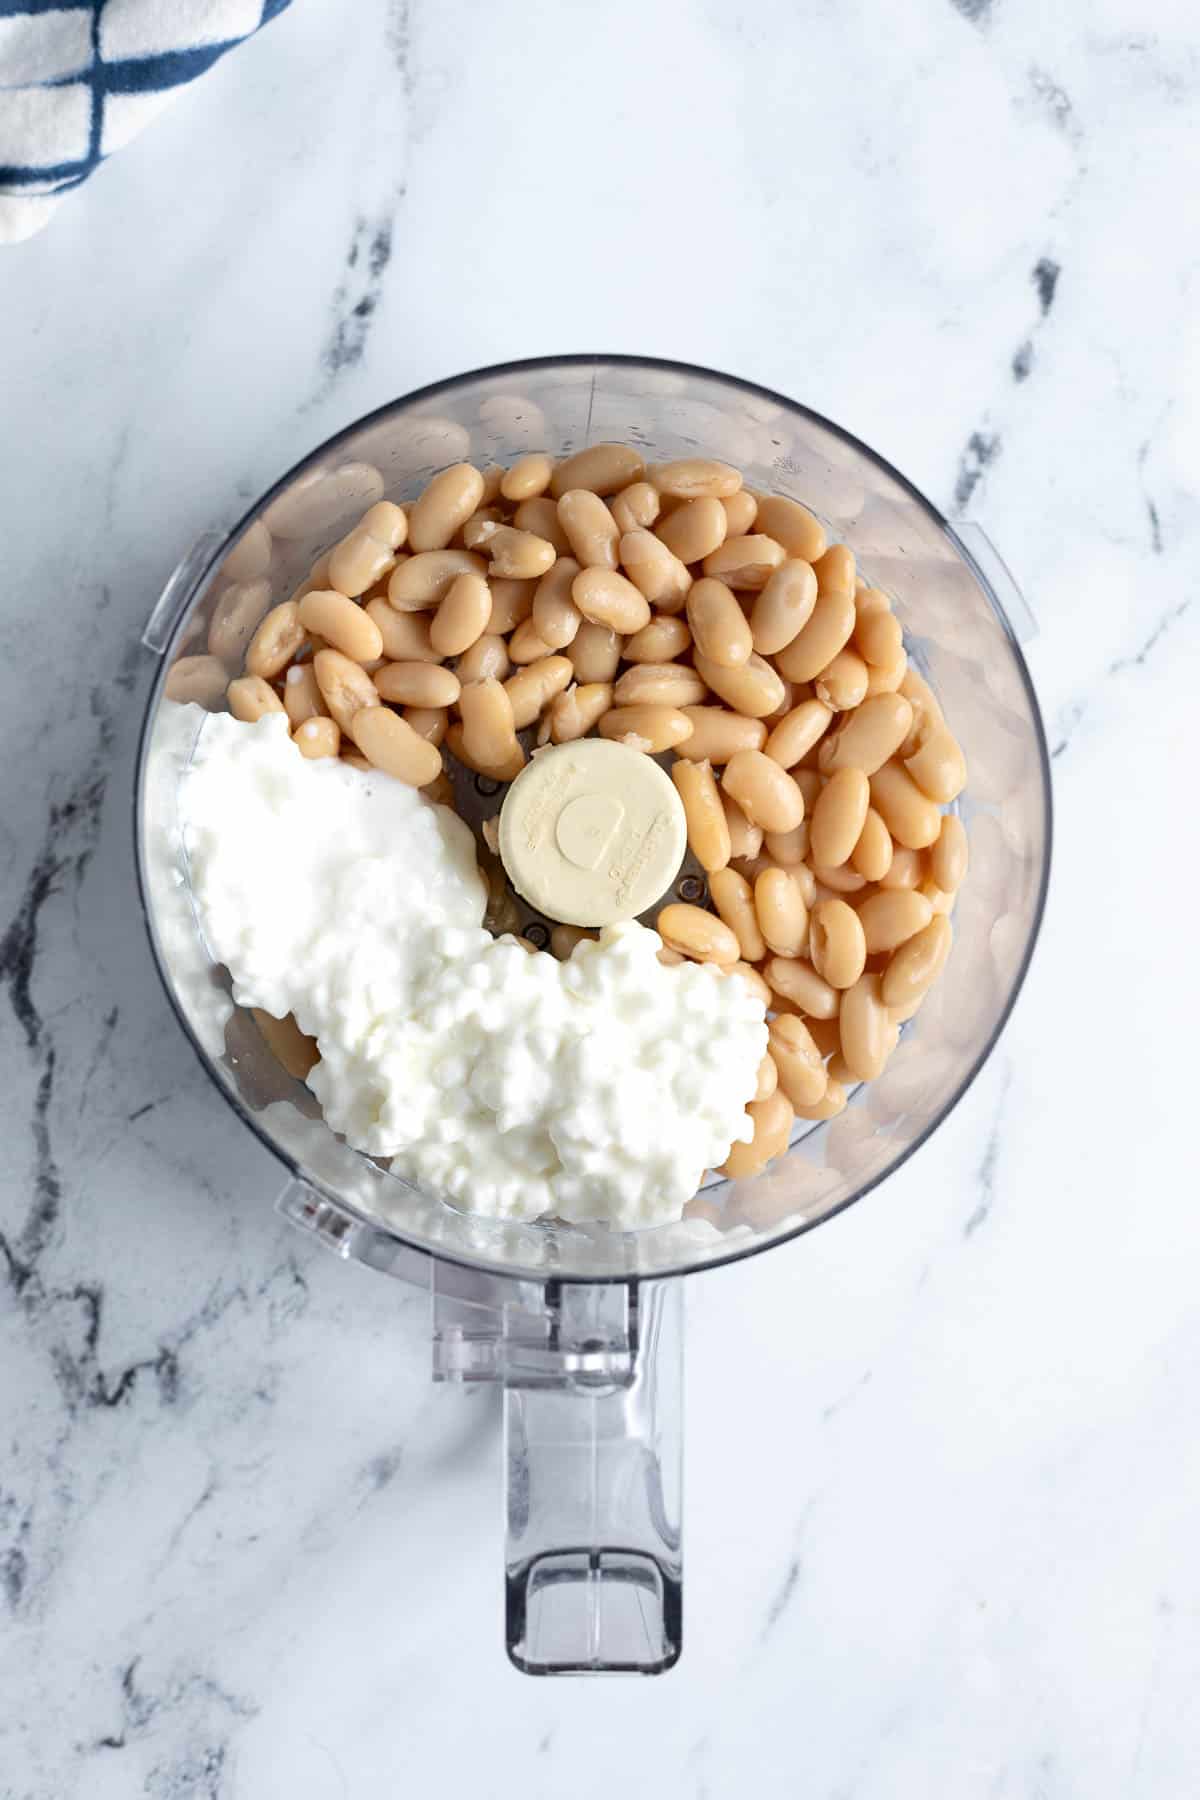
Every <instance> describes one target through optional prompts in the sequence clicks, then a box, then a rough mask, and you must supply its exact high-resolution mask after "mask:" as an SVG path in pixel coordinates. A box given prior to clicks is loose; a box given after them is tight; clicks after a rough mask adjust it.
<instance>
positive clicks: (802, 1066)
mask: <svg viewBox="0 0 1200 1800" xmlns="http://www.w3.org/2000/svg"><path fill="white" fill-rule="evenodd" d="M767 1042H768V1043H769V1045H770V1051H769V1054H770V1056H771V1058H772V1060H773V1061H774V1063H775V1068H776V1070H777V1072H778V1077H779V1085H780V1087H781V1088H782V1089H783V1091H784V1093H785V1094H786V1095H787V1097H788V1099H789V1100H790V1101H791V1103H792V1105H793V1106H815V1105H816V1104H817V1102H818V1101H819V1100H820V1099H821V1097H822V1095H823V1094H824V1092H825V1086H826V1081H827V1079H828V1078H827V1076H826V1073H825V1063H824V1060H823V1058H822V1056H821V1052H820V1049H819V1047H818V1045H817V1043H816V1042H815V1040H814V1038H813V1034H812V1032H811V1030H810V1029H809V1027H808V1026H807V1025H806V1024H805V1023H804V1020H803V1019H801V1018H798V1017H797V1015H796V1014H795V1013H780V1014H778V1016H777V1017H776V1018H774V1019H771V1020H770V1021H769V1022H768V1025H767Z"/></svg>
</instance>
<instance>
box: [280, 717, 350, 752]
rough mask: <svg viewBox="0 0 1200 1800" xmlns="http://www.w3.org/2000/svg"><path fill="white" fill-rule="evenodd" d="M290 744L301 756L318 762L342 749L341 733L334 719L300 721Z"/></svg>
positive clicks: (318, 718)
mask: <svg viewBox="0 0 1200 1800" xmlns="http://www.w3.org/2000/svg"><path fill="white" fill-rule="evenodd" d="M292 742H293V744H295V746H296V748H297V750H299V752H300V754H301V756H306V757H307V758H308V760H309V761H310V762H318V761H319V760H320V759H321V757H323V756H336V755H337V753H338V751H339V750H340V749H341V747H342V733H341V730H340V728H339V726H338V723H337V720H336V719H326V718H320V717H314V718H311V719H301V721H300V723H299V724H298V725H297V726H296V728H295V729H294V731H293V732H292Z"/></svg>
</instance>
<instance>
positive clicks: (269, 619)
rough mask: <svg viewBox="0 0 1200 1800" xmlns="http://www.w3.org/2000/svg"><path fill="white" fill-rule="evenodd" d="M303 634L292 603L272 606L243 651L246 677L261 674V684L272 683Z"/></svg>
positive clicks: (299, 643)
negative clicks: (262, 682) (263, 682)
mask: <svg viewBox="0 0 1200 1800" xmlns="http://www.w3.org/2000/svg"><path fill="white" fill-rule="evenodd" d="M305 635H306V633H305V628H304V626H303V624H302V623H301V619H300V608H299V606H298V605H297V603H296V602H295V601H294V600H285V601H284V602H283V603H282V605H280V606H273V607H272V608H271V610H270V612H269V613H268V614H267V616H266V618H265V619H264V620H263V621H262V623H261V625H260V626H259V627H258V630H257V631H256V632H255V633H254V636H253V637H252V638H251V639H250V643H249V645H248V647H247V650H246V673H247V675H261V676H262V678H263V680H264V681H271V680H273V679H274V677H275V676H276V675H278V674H280V673H281V671H282V670H284V669H286V668H287V665H288V664H289V663H290V662H291V660H292V658H293V657H294V656H295V654H296V652H297V651H298V650H299V649H300V646H301V645H302V644H303V642H304V639H305ZM181 660H182V659H181Z"/></svg>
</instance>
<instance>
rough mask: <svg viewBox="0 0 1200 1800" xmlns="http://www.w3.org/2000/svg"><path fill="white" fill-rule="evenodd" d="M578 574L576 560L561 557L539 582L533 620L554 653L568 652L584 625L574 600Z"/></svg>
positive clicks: (535, 627)
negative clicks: (572, 587) (558, 651)
mask: <svg viewBox="0 0 1200 1800" xmlns="http://www.w3.org/2000/svg"><path fill="white" fill-rule="evenodd" d="M578 573H579V564H578V563H577V562H576V561H575V558H574V557H573V556H560V557H559V559H558V561H557V562H556V563H555V565H554V567H553V568H552V569H549V570H547V572H546V574H545V575H543V576H542V579H541V580H540V581H539V582H538V584H537V587H536V588H535V590H534V595H533V611H532V613H531V614H530V617H531V618H532V620H533V628H534V630H535V631H536V632H537V634H538V636H539V637H540V638H541V640H542V642H543V643H544V644H546V645H548V646H549V648H550V649H551V650H565V649H566V647H567V645H568V644H570V643H572V642H573V641H574V638H575V634H576V632H577V631H578V630H579V627H580V625H581V624H582V623H583V615H582V613H581V612H580V610H579V608H578V607H577V606H576V604H575V602H574V601H573V600H572V598H571V584H572V582H573V581H574V580H575V577H576V576H577V575H578Z"/></svg>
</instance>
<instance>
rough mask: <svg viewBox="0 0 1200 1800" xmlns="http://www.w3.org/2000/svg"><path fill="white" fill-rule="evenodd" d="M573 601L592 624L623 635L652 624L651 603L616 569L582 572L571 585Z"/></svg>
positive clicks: (593, 568) (586, 569) (584, 570)
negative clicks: (607, 627)
mask: <svg viewBox="0 0 1200 1800" xmlns="http://www.w3.org/2000/svg"><path fill="white" fill-rule="evenodd" d="M593 497H594V496H593ZM571 598H572V600H573V601H574V602H575V605H576V606H577V607H578V608H579V611H580V612H581V613H582V614H583V616H584V618H585V619H588V620H590V621H591V623H592V624H593V625H608V626H610V627H611V629H612V630H614V631H619V632H621V633H622V634H623V635H624V634H627V633H631V632H634V631H640V630H641V629H642V627H643V626H644V625H648V624H649V623H650V603H649V601H648V600H647V599H646V597H645V595H644V594H641V593H639V591H638V589H637V588H636V587H635V586H634V585H633V583H632V581H627V580H626V578H625V576H624V575H618V574H617V572H616V571H615V569H602V568H596V567H587V568H583V569H581V570H580V572H579V574H578V575H576V577H575V579H574V581H573V582H572V583H571Z"/></svg>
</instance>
